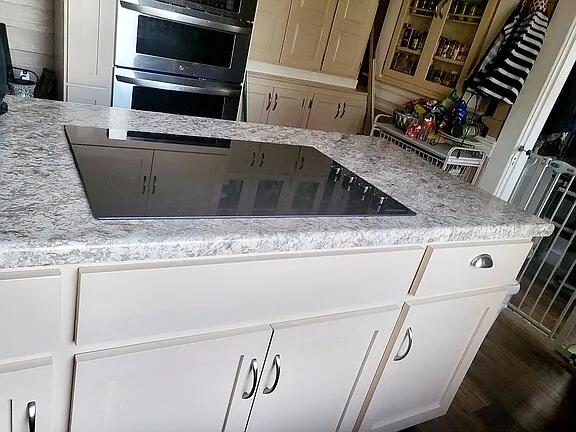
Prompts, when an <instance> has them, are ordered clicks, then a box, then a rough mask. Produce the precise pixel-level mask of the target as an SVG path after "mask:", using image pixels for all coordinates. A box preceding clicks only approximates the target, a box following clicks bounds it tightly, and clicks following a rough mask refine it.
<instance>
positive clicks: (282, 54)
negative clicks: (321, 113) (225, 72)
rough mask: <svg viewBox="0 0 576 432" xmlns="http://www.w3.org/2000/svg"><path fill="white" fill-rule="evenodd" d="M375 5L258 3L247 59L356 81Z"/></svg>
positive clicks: (362, 0) (295, 0) (358, 0)
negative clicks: (248, 57)
mask: <svg viewBox="0 0 576 432" xmlns="http://www.w3.org/2000/svg"><path fill="white" fill-rule="evenodd" d="M377 6H378V0H292V1H291V2H290V1H288V0H286V1H278V0H260V1H259V2H258V9H257V12H256V19H255V22H254V30H253V33H252V42H251V43H252V46H251V51H250V58H251V59H252V60H259V61H264V62H268V63H275V64H280V65H283V66H290V67H293V68H298V69H304V70H309V71H315V72H319V71H321V72H325V73H328V74H332V75H340V76H344V77H349V78H354V79H355V78H356V77H357V76H358V70H359V68H360V64H361V62H362V58H363V56H364V51H365V49H366V43H367V41H368V36H369V35H370V30H371V28H372V23H373V21H374V15H375V14H376V8H377Z"/></svg>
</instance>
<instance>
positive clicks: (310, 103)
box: [308, 99, 312, 109]
mask: <svg viewBox="0 0 576 432" xmlns="http://www.w3.org/2000/svg"><path fill="white" fill-rule="evenodd" d="M308 109H312V99H310V102H308Z"/></svg>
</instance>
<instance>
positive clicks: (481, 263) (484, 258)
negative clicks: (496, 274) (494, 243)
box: [470, 254, 494, 269]
mask: <svg viewBox="0 0 576 432" xmlns="http://www.w3.org/2000/svg"><path fill="white" fill-rule="evenodd" d="M470 265H471V266H472V267H476V268H482V269H489V268H492V267H494V261H493V260H492V257H491V256H490V255H488V254H482V255H478V256H477V257H476V258H474V259H473V260H472V261H470Z"/></svg>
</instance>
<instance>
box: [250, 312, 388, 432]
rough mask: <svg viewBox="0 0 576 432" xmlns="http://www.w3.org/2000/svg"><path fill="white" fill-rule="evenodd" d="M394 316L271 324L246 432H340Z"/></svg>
mask: <svg viewBox="0 0 576 432" xmlns="http://www.w3.org/2000/svg"><path fill="white" fill-rule="evenodd" d="M398 314H399V309H397V308H396V309H390V310H386V311H371V312H364V313H359V312H357V313H354V314H349V315H348V316H344V317H343V316H335V317H328V318H317V319H314V320H308V321H304V322H300V323H299V322H289V323H284V324H274V325H272V327H273V328H274V336H273V337H272V343H271V344H270V348H269V350H268V355H267V357H266V364H265V365H264V368H263V369H262V377H261V380H260V384H259V387H258V394H257V395H256V400H255V402H254V408H253V409H252V413H251V415H250V420H249V423H248V428H247V431H249V432H260V431H274V432H294V431H314V432H332V431H335V430H339V425H340V423H341V422H342V421H343V418H344V417H345V416H346V415H347V408H348V406H349V401H350V400H351V399H352V398H354V397H355V395H357V394H360V395H364V394H365V393H366V392H367V390H368V389H367V385H368V384H369V382H362V381H361V380H360V375H361V374H362V372H363V367H364V366H365V364H366V363H367V362H369V363H370V364H373V362H370V361H369V360H368V359H371V357H378V356H377V355H376V356H374V354H375V353H376V354H379V350H378V349H377V348H375V346H377V345H384V344H385V343H386V341H387V340H388V337H389V335H390V332H391V331H392V328H393V327H394V324H395V322H396V319H397V317H398ZM372 372H373V371H372ZM359 381H360V382H362V384H360V385H358V382H359Z"/></svg>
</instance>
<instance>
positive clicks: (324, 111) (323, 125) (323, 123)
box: [306, 93, 342, 131]
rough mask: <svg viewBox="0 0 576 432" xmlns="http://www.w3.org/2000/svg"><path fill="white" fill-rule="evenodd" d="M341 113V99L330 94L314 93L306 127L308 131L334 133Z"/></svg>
mask: <svg viewBox="0 0 576 432" xmlns="http://www.w3.org/2000/svg"><path fill="white" fill-rule="evenodd" d="M341 111H342V98H340V97H338V96H336V95H331V94H322V93H314V98H313V100H312V108H311V109H310V114H309V116H308V123H307V125H306V127H307V128H308V129H317V130H324V131H335V130H336V123H337V120H338V117H339V116H340V114H341Z"/></svg>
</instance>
